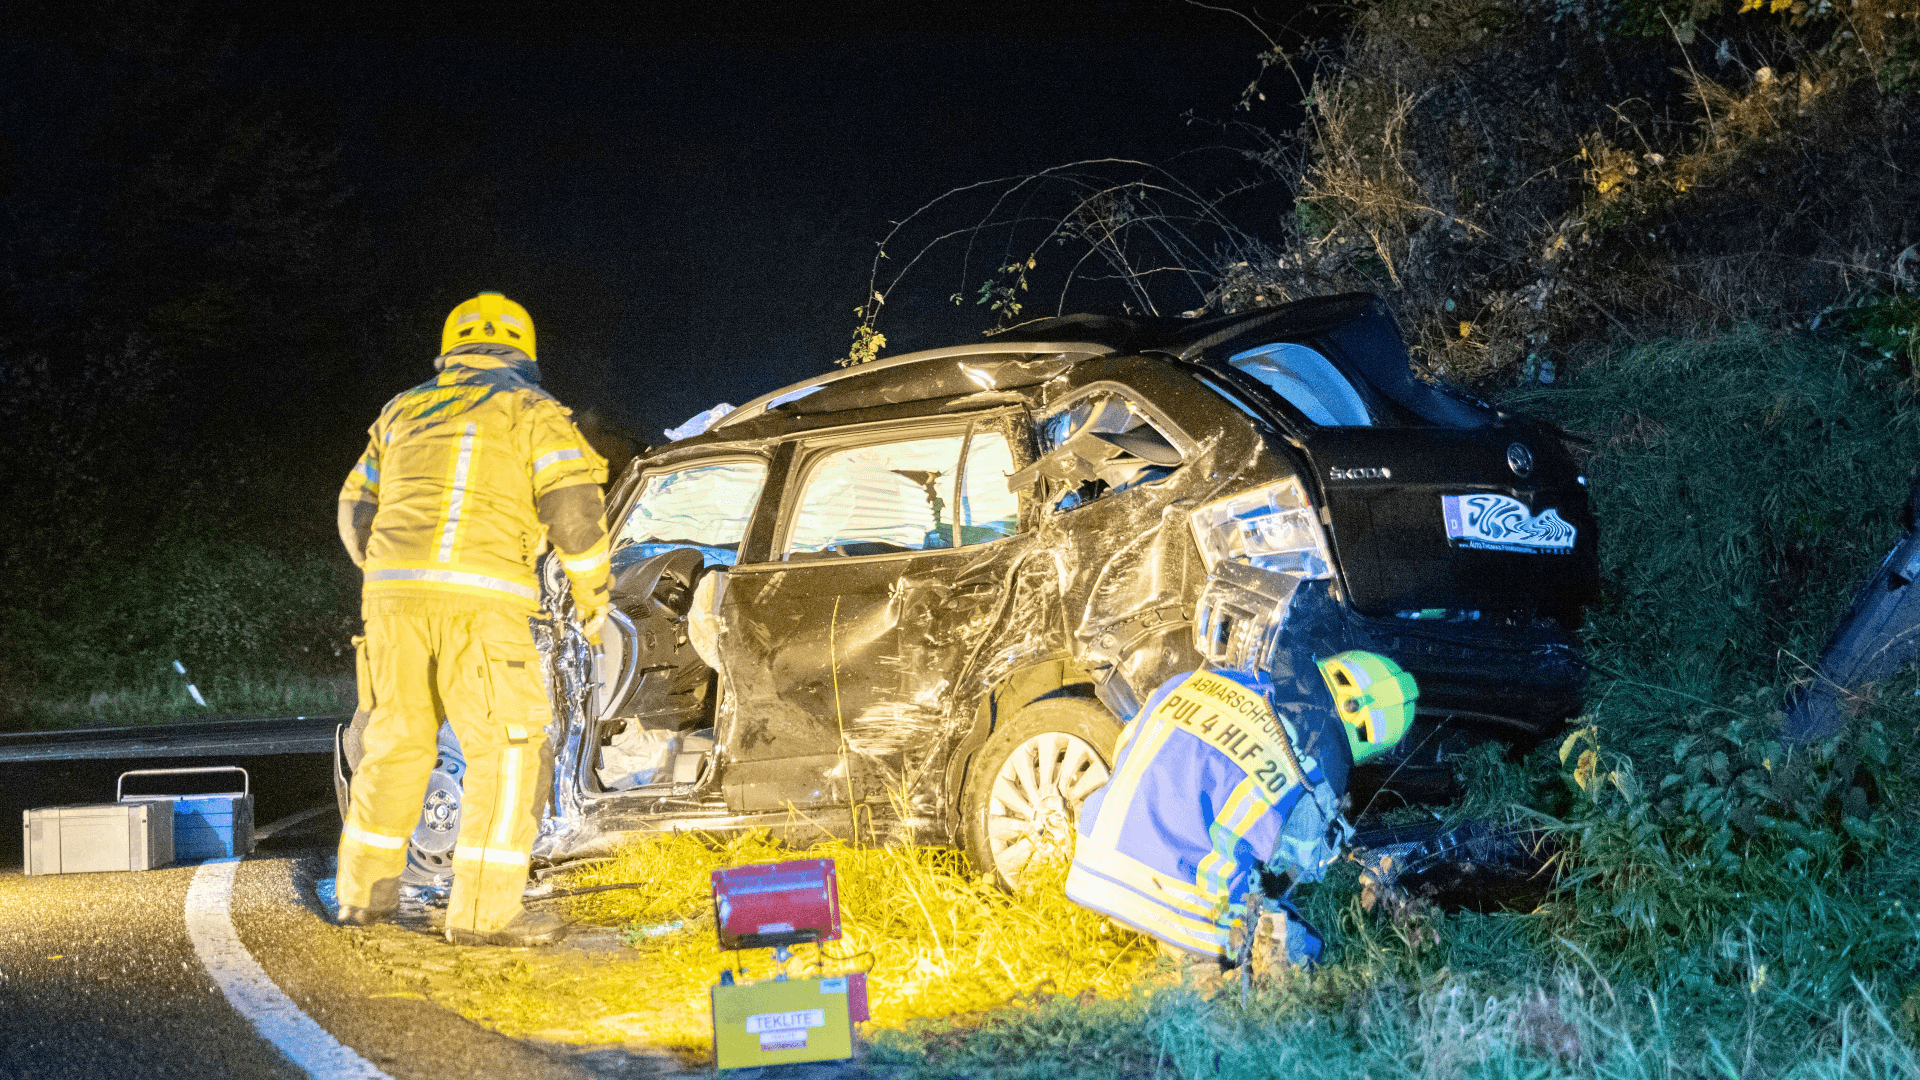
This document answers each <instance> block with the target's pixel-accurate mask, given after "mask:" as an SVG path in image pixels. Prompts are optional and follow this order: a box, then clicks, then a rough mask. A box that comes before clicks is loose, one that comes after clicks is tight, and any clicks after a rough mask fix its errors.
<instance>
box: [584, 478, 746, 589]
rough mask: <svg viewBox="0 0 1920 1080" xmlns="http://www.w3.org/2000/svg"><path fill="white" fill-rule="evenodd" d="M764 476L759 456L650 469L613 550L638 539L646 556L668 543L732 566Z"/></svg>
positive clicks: (709, 560) (636, 542)
mask: <svg viewBox="0 0 1920 1080" xmlns="http://www.w3.org/2000/svg"><path fill="white" fill-rule="evenodd" d="M766 481H767V465H766V463H765V462H763V461H728V462H724V463H721V464H718V465H696V466H694V467H692V468H688V469H676V470H674V471H672V472H662V473H653V474H650V475H648V476H647V477H645V478H644V479H643V480H641V482H640V496H639V498H637V499H636V500H634V504H633V511H632V512H631V513H629V514H628V515H627V520H626V521H625V522H623V523H622V524H621V526H620V533H619V535H618V536H617V537H615V539H614V542H613V547H614V550H616V551H618V550H620V549H622V548H626V547H629V546H631V545H635V544H638V545H640V547H641V549H642V550H641V551H640V553H639V554H640V555H641V556H642V557H645V556H649V555H654V554H657V553H658V552H661V551H666V550H669V549H671V548H681V547H690V548H698V549H699V550H700V553H701V554H702V555H704V556H706V560H707V562H708V563H709V564H715V563H718V564H721V565H725V566H732V565H733V564H734V561H735V560H736V559H738V558H739V556H740V541H741V540H742V539H743V538H744V537H745V536H746V535H747V521H748V519H750V518H751V517H752V516H753V507H754V504H755V503H758V502H759V501H760V488H761V486H762V485H764V484H765V483H766Z"/></svg>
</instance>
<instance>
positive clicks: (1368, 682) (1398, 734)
mask: <svg viewBox="0 0 1920 1080" xmlns="http://www.w3.org/2000/svg"><path fill="white" fill-rule="evenodd" d="M1319 664H1320V677H1321V678H1323V679H1325V680H1326V681H1327V689H1328V690H1331V691H1333V707H1334V711H1335V712H1337V713H1339V714H1340V719H1341V720H1343V721H1345V722H1346V726H1347V745H1348V746H1349V747H1351V748H1352V749H1353V761H1354V764H1356V765H1358V764H1359V763H1360V762H1362V761H1365V760H1367V759H1368V758H1370V757H1373V756H1374V755H1375V754H1380V753H1384V752H1386V751H1388V750H1391V749H1393V748H1394V747H1396V746H1398V745H1400V739H1401V738H1402V737H1403V736H1405V735H1406V733H1407V728H1409V727H1411V726H1412V725H1413V703H1414V701H1415V700H1417V699H1418V698H1419V697H1420V687H1419V686H1417V685H1415V683H1414V681H1413V676H1411V675H1409V674H1407V673H1406V672H1404V671H1402V670H1400V665H1399V664H1396V663H1394V662H1393V661H1391V660H1389V659H1387V658H1386V657H1384V656H1381V655H1380V654H1379V653H1370V652H1361V651H1360V650H1358V649H1355V650H1352V651H1349V652H1343V653H1339V654H1337V655H1334V656H1329V657H1327V658H1326V659H1325V660H1321V661H1319Z"/></svg>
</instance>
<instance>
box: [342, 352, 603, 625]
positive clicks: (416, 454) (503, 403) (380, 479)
mask: <svg viewBox="0 0 1920 1080" xmlns="http://www.w3.org/2000/svg"><path fill="white" fill-rule="evenodd" d="M445 363H446V369H445V370H444V371H442V372H441V373H440V375H439V376H438V377H436V378H435V379H434V380H433V381H431V382H427V383H423V384H421V385H419V386H416V387H414V388H413V389H411V390H408V391H406V392H405V393H403V394H401V395H399V396H398V397H396V398H394V399H393V400H392V401H390V402H388V403H387V406H386V408H384V409H382V410H381V412H380V419H379V420H377V421H375V422H374V425H373V427H371V428H370V429H368V434H369V436H370V438H369V439H368V441H367V450H366V453H365V454H363V455H361V458H360V461H359V464H357V465H355V466H354V467H353V471H352V472H351V473H349V474H348V475H347V481H346V484H345V485H344V486H342V487H341V489H340V500H341V501H342V502H343V503H375V504H377V506H378V509H377V510H376V511H375V512H374V515H373V529H372V534H371V536H370V537H369V538H368V540H367V546H366V562H365V565H364V567H363V569H364V571H365V578H364V585H363V587H362V593H361V597H362V603H363V606H364V607H365V609H366V613H367V614H368V615H371V614H372V613H373V612H374V609H375V608H376V607H378V609H379V610H380V611H381V612H382V613H386V614H403V613H405V612H407V611H410V610H418V611H422V612H425V611H429V610H447V609H448V608H457V609H467V610H472V609H475V608H498V607H500V606H506V607H509V608H512V609H514V610H518V611H524V612H527V613H532V612H534V611H536V610H538V609H539V607H540V589H539V584H538V581H537V579H536V577H535V574H534V563H535V560H536V559H537V558H538V557H539V555H540V552H541V551H542V549H543V545H544V541H545V539H546V529H545V527H544V526H543V525H542V524H541V521H540V516H539V512H538V503H539V500H540V499H541V498H542V497H544V496H547V495H550V494H552V493H553V492H556V491H559V490H561V489H562V488H568V487H574V486H577V485H581V484H595V485H599V484H604V483H606V480H607V463H606V460H605V459H604V458H602V457H601V456H600V455H599V454H597V453H595V452H594V450H593V447H591V446H589V445H587V441H586V439H585V438H583V437H581V435H580V431H579V429H578V428H576V427H574V425H573V420H572V413H570V412H568V411H567V410H566V409H565V408H563V407H562V406H561V405H560V403H559V402H558V401H555V400H554V399H553V397H552V396H551V395H549V394H547V393H546V392H545V391H543V390H541V389H540V388H539V387H538V386H537V385H535V384H534V383H533V382H530V381H528V379H527V378H525V377H524V376H523V375H522V371H523V370H524V368H525V365H524V364H520V365H516V364H515V363H513V362H512V361H509V360H506V359H502V358H500V357H495V356H488V355H484V354H477V353H469V354H457V355H452V356H448V357H446V358H445ZM594 505H595V507H596V509H597V506H598V498H597V493H596V498H595V499H594ZM594 547H595V549H596V550H595V552H594V553H593V554H594V555H597V556H598V558H597V559H594V558H592V556H589V559H590V560H591V561H595V562H597V564H598V565H597V566H595V567H588V566H584V565H582V566H579V567H576V566H574V565H573V563H574V562H576V561H579V560H576V559H571V558H570V559H567V560H565V561H566V563H567V569H568V571H569V573H572V574H574V576H575V577H576V579H578V578H581V577H584V576H588V575H593V572H594V571H595V570H597V582H598V583H602V584H599V586H598V587H599V588H600V590H601V591H602V592H604V584H603V583H604V581H605V575H606V569H605V554H604V552H605V541H604V539H602V540H601V541H600V542H599V543H598V544H596V545H594ZM583 554H585V553H583ZM576 570H577V571H581V572H583V573H575V571H576ZM589 588H592V586H589Z"/></svg>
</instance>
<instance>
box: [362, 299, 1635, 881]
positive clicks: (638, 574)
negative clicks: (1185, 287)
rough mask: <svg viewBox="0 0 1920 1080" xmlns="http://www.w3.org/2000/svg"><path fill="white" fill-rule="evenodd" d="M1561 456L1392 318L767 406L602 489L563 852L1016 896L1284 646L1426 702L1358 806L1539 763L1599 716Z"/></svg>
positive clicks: (1013, 362) (573, 682)
mask: <svg viewBox="0 0 1920 1080" xmlns="http://www.w3.org/2000/svg"><path fill="white" fill-rule="evenodd" d="M1561 439H1562V433H1561V432H1559V431H1558V429H1555V428H1553V427H1552V426H1550V425H1547V424H1544V423H1541V422H1538V421H1535V420H1531V419H1528V418H1526V417H1523V416H1518V415H1514V414H1510V413H1507V412H1503V411H1500V410H1497V409H1495V408H1492V407H1490V406H1488V405H1486V404H1484V403H1482V402H1480V401H1477V400H1475V399H1473V398H1472V397H1470V396H1468V395H1466V394H1464V393H1462V392H1460V391H1457V390H1454V389H1451V388H1449V387H1447V386H1445V385H1443V384H1440V383H1437V382H1429V381H1423V380H1422V379H1420V378H1416V377H1415V375H1414V374H1413V373H1412V371H1411V369H1410V367H1409V363H1408V355H1407V349H1406V347H1405V345H1404V344H1403V342H1402V340H1401V338H1400V336H1399V334H1398V332H1397V330H1396V329H1395V325H1394V322H1393V320H1392V318H1391V316H1390V315H1389V314H1388V313H1387V311H1386V310H1385V309H1384V307H1382V305H1381V304H1380V302H1379V301H1378V300H1377V299H1375V298H1373V297H1370V296H1365V295H1348V296H1338V297H1327V298H1320V299H1313V300H1307V301H1302V302H1299V303H1294V304H1289V305H1286V306H1282V307H1276V308H1270V309H1266V310H1263V311H1256V312H1249V313H1242V314H1236V315H1230V316H1221V317H1217V318H1207V319H1194V320H1173V319H1134V318H1112V317H1101V316H1067V317H1064V318H1056V319H1049V320H1045V321H1042V322H1038V323H1033V324H1028V325H1027V326H1024V327H1021V328H1020V329H1018V330H1016V331H1012V332H1009V333H1005V334H1002V335H1000V336H997V337H994V338H992V339H990V340H987V341H983V342H979V343H974V344H968V345H961V346H956V347H953V348H946V349H935V350H930V351H926V352H919V353H914V354H911V355H904V356H898V357H892V358H887V359H882V360H878V361H875V362H872V363H869V364H865V365H861V366H858V367H854V368H849V369H846V370H840V371H835V372H832V373H830V374H826V375H822V376H819V377H817V378H814V379H810V380H807V381H805V382H802V383H799V384H796V385H794V386H791V387H788V388H786V389H784V390H781V391H779V392H777V393H774V394H770V395H767V396H766V397H762V398H760V399H757V400H755V401H752V402H749V403H747V404H746V405H745V406H743V407H741V408H739V409H738V410H735V411H733V412H731V413H729V414H727V415H726V416H724V417H723V418H722V419H720V420H719V421H718V422H717V423H715V424H713V425H712V426H711V427H710V428H709V429H708V430H707V431H706V432H705V433H703V434H700V435H698V436H696V437H693V438H688V439H684V440H682V441H679V442H675V443H672V444H670V445H668V446H666V447H663V448H661V449H659V450H656V451H653V452H652V453H650V454H648V455H646V456H644V457H643V458H641V459H639V460H637V461H635V462H634V463H633V464H632V466H631V467H630V468H629V469H628V470H627V471H626V473H625V474H624V475H623V476H621V477H620V478H619V480H618V482H617V483H616V484H615V485H614V487H613V490H612V491H611V493H610V495H609V498H608V508H609V522H610V525H611V530H612V534H613V537H614V540H613V543H614V550H613V566H614V574H615V579H614V580H615V586H614V595H615V604H616V606H617V608H618V609H619V612H620V614H621V616H622V617H621V618H616V619H614V620H612V621H613V622H614V623H615V624H616V625H615V626H614V628H613V629H611V630H609V631H607V632H606V633H605V634H604V635H603V638H604V651H603V652H602V654H600V655H598V656H593V655H591V654H590V653H589V652H588V651H587V649H586V647H585V644H584V641H583V640H582V639H581V638H580V637H579V635H578V633H577V631H576V630H573V629H572V628H570V627H569V626H568V624H566V623H565V622H563V621H555V622H554V623H552V624H549V626H548V627H547V630H546V636H545V638H544V639H543V644H544V647H545V651H546V654H547V656H548V658H549V660H550V662H551V667H552V675H553V677H554V688H555V702H556V706H557V707H556V711H555V715H556V720H555V728H554V730H553V731H551V732H550V736H551V742H552V746H553V749H554V763H553V784H552V789H551V802H550V805H549V806H548V808H547V810H546V817H545V821H544V823H543V826H542V832H541V838H540V841H539V846H537V847H536V849H535V854H536V856H540V857H545V858H548V859H560V858H566V857H571V856H575V855H580V854H586V853H590V852H592V851H595V850H599V849H602V848H604V847H606V846H607V845H609V844H610V843H611V841H612V840H613V839H614V838H615V837H617V836H618V835H619V834H621V833H626V832H631V831H634V830H645V829H665V828H686V829H707V830H731V829H739V828H750V827H757V826H767V827H773V828H779V829H787V828H794V827H800V828H805V829H820V830H825V831H829V832H837V833H841V834H848V833H852V832H854V831H856V829H857V831H858V833H859V834H860V835H862V836H865V835H868V833H869V830H873V831H875V832H877V833H880V834H885V833H887V832H889V831H892V830H897V829H902V828H905V829H911V830H912V831H913V833H914V835H915V836H917V837H918V838H919V839H921V840H935V841H940V840H944V841H947V842H950V843H953V844H956V845H959V846H961V847H963V848H964V849H965V850H966V851H967V852H968V853H969V854H970V855H971V856H972V858H973V859H974V860H975V862H976V864H977V865H979V866H980V867H982V868H983V869H988V868H991V869H993V870H994V871H995V872H997V873H998V874H999V875H1000V876H1001V877H1002V878H1003V879H1007V878H1010V877H1012V876H1014V875H1016V874H1017V873H1018V871H1019V868H1020V867H1021V866H1022V865H1024V864H1025V863H1026V861H1027V859H1028V858H1029V857H1030V856H1031V855H1032V854H1033V852H1035V851H1036V850H1038V849H1041V848H1044V847H1047V846H1050V845H1058V844H1061V843H1063V842H1069V843H1070V842H1071V837H1072V835H1073V827H1074V826H1073V815H1074V812H1075V809H1076V808H1077V806H1078V805H1079V803H1080V801H1081V800H1082V799H1084V798H1085V797H1086V795H1087V794H1088V793H1089V792H1090V791H1092V790H1093V789H1095V788H1096V787H1098V786H1099V785H1101V784H1102V783H1104V782H1105V780H1106V778H1107V774H1108V768H1109V765H1110V762H1111V761H1112V755H1113V750H1114V743H1115V739H1116V737H1117V735H1118V732H1119V730H1120V724H1121V722H1122V720H1123V719H1125V718H1127V717H1130V716H1131V715H1132V714H1133V713H1134V712H1135V711H1136V710H1137V708H1138V707H1139V705H1140V703H1141V702H1142V701H1144V700H1145V699H1146V698H1147V696H1148V695H1149V694H1150V693H1151V692H1152V691H1153V690H1154V688H1155V687H1157V686H1159V685H1160V684H1161V683H1162V682H1163V681H1165V680H1166V679H1168V678H1170V677H1172V676H1174V675H1176V674H1179V673H1181V672H1186V671H1190V670H1193V669H1194V668H1196V667H1198V666H1200V665H1201V664H1202V663H1203V662H1206V661H1212V662H1214V663H1217V664H1223V665H1227V666H1232V667H1240V668H1244V667H1247V666H1249V665H1257V664H1258V663H1259V662H1260V658H1261V657H1263V656H1265V655H1268V654H1269V653H1270V651H1271V649H1272V646H1273V644H1274V642H1275V640H1276V636H1277V634H1278V633H1279V629H1280V627H1281V626H1282V625H1283V624H1289V622H1288V621H1289V620H1310V621H1311V622H1312V627H1311V630H1312V633H1313V634H1315V635H1316V640H1324V642H1325V648H1326V651H1327V652H1328V653H1333V652H1337V651H1341V650H1346V649H1365V650H1369V651H1373V652H1378V653H1382V654H1384V655H1386V656H1389V657H1391V658H1393V659H1394V660H1395V661H1397V662H1398V663H1399V664H1400V665H1401V666H1402V667H1403V668H1405V669H1406V670H1407V671H1409V672H1411V673H1412V674H1413V675H1414V676H1415V677H1416V678H1417V679H1418V681H1419V685H1420V701H1419V705H1420V720H1419V723H1418V724H1417V725H1416V727H1415V729H1414V731H1413V732H1412V733H1411V735H1410V737H1409V738H1407V739H1406V740H1405V741H1404V743H1403V744H1402V749H1401V750H1400V751H1398V752H1397V753H1396V754H1395V755H1393V758H1392V759H1391V760H1388V761H1386V762H1377V761H1376V762H1369V763H1367V765H1366V766H1363V767H1362V768H1361V769H1357V770H1356V772H1355V776H1354V779H1353V781H1352V786H1353V788H1354V789H1355V790H1357V791H1358V790H1366V789H1368V788H1369V787H1371V788H1372V789H1375V790H1377V789H1378V788H1379V787H1380V786H1381V784H1382V783H1383V781H1384V780H1385V778H1386V776H1387V775H1388V774H1392V775H1394V776H1396V777H1398V778H1399V780H1400V781H1401V782H1406V781H1407V780H1408V779H1409V778H1412V779H1414V780H1415V781H1416V782H1417V779H1418V778H1419V777H1421V776H1432V775H1434V774H1437V773H1445V772H1446V771H1447V770H1448V765H1447V764H1446V763H1445V762H1444V761H1443V760H1441V757H1442V755H1443V754H1444V753H1445V752H1446V747H1447V746H1448V744H1449V738H1450V737H1451V735H1452V734H1453V733H1456V732H1457V733H1461V734H1465V735H1472V736H1478V737H1484V736H1487V735H1493V736H1497V737H1502V738H1505V739H1507V740H1509V741H1518V742H1526V741H1529V740H1537V739H1538V738H1540V737H1542V736H1544V735H1545V734H1547V733H1549V732H1550V731H1551V730H1553V729H1554V728H1555V727H1557V726H1558V725H1560V724H1561V723H1562V722H1563V720H1564V719H1565V718H1567V717H1569V716H1572V715H1575V714H1576V713H1577V712H1578V711H1579V709H1580V705H1581V700H1582V692H1583V688H1584V682H1585V676H1584V669H1583V667H1582V665H1581V663H1580V660H1579V657H1578V655H1577V652H1576V648H1575V643H1574V632H1575V630H1576V629H1577V627H1578V625H1579V622H1580V618H1581V611H1582V608H1583V606H1584V605H1586V604H1587V603H1588V602H1589V601H1590V600H1591V599H1592V598H1593V596H1594V594H1595V591H1596V585H1597V580H1598V558H1597V541H1598V536H1597V527H1596V523H1595V521H1594V518H1593V516H1592V513H1591V511H1590V510H1589V507H1588V499H1587V492H1586V489H1585V486H1584V484H1585V481H1584V478H1583V477H1581V476H1580V475H1579V474H1578V468H1577V466H1576V464H1575V462H1574V460H1573V458H1572V457H1571V456H1570V455H1569V454H1568V452H1567V450H1566V448H1565V447H1564V446H1563V444H1562V441H1561ZM552 576H553V577H554V579H555V580H554V581H553V582H552V583H551V584H552V586H553V587H552V588H550V589H549V590H548V591H549V594H550V596H551V598H552V600H553V601H554V602H555V603H557V604H561V605H564V604H565V603H566V599H565V597H566V590H565V588H564V587H563V586H562V584H561V582H560V581H559V579H558V575H557V572H555V573H554V574H553V575H552ZM555 610H559V609H557V608H556V609H555ZM1289 625H1293V626H1295V627H1296V628H1297V627H1298V626H1299V623H1297V622H1295V623H1291V624H1289ZM539 633H540V629H539V628H538V627H536V634H537V635H538V634H539ZM443 738H444V736H443ZM1370 770H1371V771H1372V772H1374V773H1375V774H1376V775H1374V776H1372V777H1371V778H1369V777H1367V776H1365V775H1362V774H1364V773H1367V772H1368V771H1370ZM458 772H459V760H458V750H457V747H453V746H451V745H448V746H447V747H445V749H444V752H443V754H442V760H441V767H440V769H439V770H437V771H436V773H435V777H434V781H433V786H432V787H431V788H430V791H429V795H428V800H427V806H426V808H425V813H424V814H423V817H422V821H421V824H420V827H419V829H418V830H417V831H416V834H415V837H414V844H413V848H414V859H413V862H414V864H415V865H414V876H415V880H420V879H421V877H420V875H432V874H435V873H444V872H445V870H446V869H447V868H448V862H449V857H450V852H451V848H452V844H453V836H454V832H455V830H456V828H457V820H458ZM343 779H344V777H343ZM1358 809H1360V808H1359V807H1356V810H1358Z"/></svg>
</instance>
